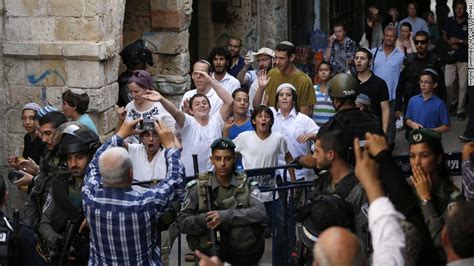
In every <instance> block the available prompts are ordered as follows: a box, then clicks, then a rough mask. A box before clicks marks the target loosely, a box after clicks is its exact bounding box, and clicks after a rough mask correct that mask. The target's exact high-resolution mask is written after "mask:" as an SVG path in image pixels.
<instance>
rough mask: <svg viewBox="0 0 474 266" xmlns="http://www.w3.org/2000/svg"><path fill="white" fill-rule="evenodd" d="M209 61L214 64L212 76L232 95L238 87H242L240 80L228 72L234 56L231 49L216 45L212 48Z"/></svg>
mask: <svg viewBox="0 0 474 266" xmlns="http://www.w3.org/2000/svg"><path fill="white" fill-rule="evenodd" d="M208 61H209V62H211V64H212V68H213V69H214V72H213V73H212V75H211V77H212V78H214V79H216V80H217V81H219V83H220V84H221V86H222V87H223V88H224V89H226V90H227V92H228V93H229V94H230V95H232V92H234V91H235V90H236V89H238V88H240V82H239V80H237V79H236V78H234V76H232V75H231V74H229V73H227V71H228V70H229V68H230V65H231V64H232V56H231V55H230V52H229V50H227V49H226V48H224V47H216V48H214V49H212V51H211V54H210V55H209V60H208Z"/></svg>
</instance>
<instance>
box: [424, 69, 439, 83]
mask: <svg viewBox="0 0 474 266" xmlns="http://www.w3.org/2000/svg"><path fill="white" fill-rule="evenodd" d="M432 71H433V69H430V70H427V69H425V70H423V71H422V72H421V74H420V78H421V76H430V77H431V80H433V82H438V79H439V77H438V75H439V73H438V75H436V74H435V73H433V72H432Z"/></svg>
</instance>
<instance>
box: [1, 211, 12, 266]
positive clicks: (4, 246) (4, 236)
mask: <svg viewBox="0 0 474 266" xmlns="http://www.w3.org/2000/svg"><path fill="white" fill-rule="evenodd" d="M2 216H3V215H2ZM5 219H6V218H5V217H4V216H3V217H1V219H0V265H8V262H9V257H8V250H9V247H10V236H11V234H12V229H11V228H10V227H9V226H8V225H7V222H6V221H5Z"/></svg>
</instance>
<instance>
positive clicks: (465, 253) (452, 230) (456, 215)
mask: <svg viewBox="0 0 474 266" xmlns="http://www.w3.org/2000/svg"><path fill="white" fill-rule="evenodd" d="M455 204H456V206H455V209H454V210H452V211H450V212H447V215H446V217H445V222H446V231H447V233H448V238H449V242H450V243H451V246H452V247H453V250H454V252H456V254H457V255H458V256H459V257H461V258H462V259H465V258H470V257H474V248H473V247H474V203H473V202H468V201H459V202H456V203H455Z"/></svg>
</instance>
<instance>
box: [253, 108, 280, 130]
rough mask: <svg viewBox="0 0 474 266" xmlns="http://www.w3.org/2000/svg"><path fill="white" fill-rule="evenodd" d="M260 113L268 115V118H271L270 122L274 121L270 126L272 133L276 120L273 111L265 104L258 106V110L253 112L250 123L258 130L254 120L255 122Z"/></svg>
mask: <svg viewBox="0 0 474 266" xmlns="http://www.w3.org/2000/svg"><path fill="white" fill-rule="evenodd" d="M260 113H266V114H267V115H268V116H270V120H271V121H272V122H271V126H270V132H272V126H273V122H275V118H274V117H273V112H272V109H270V107H268V106H266V105H263V104H261V105H259V106H257V108H255V110H253V112H252V115H251V116H250V121H251V123H252V126H253V129H254V130H257V127H256V126H255V124H254V123H253V120H255V118H256V117H257V115H259V114H260Z"/></svg>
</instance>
